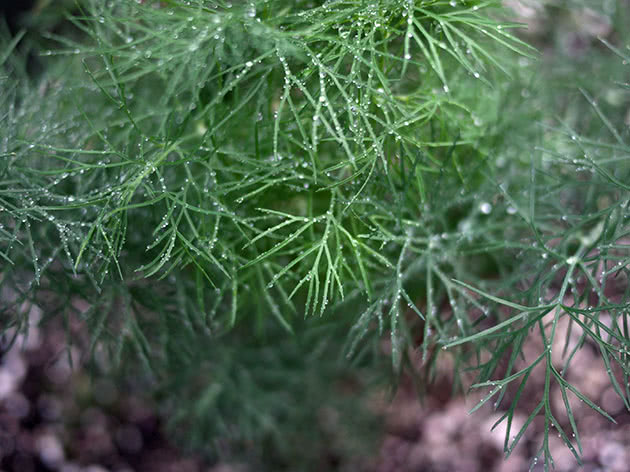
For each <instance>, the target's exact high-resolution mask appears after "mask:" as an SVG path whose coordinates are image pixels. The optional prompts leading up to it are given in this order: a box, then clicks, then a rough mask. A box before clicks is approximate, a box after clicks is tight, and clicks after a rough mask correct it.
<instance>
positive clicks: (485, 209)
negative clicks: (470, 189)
mask: <svg viewBox="0 0 630 472" xmlns="http://www.w3.org/2000/svg"><path fill="white" fill-rule="evenodd" d="M479 211H480V212H481V213H483V214H484V215H489V214H490V212H491V211H492V205H490V204H489V203H488V202H482V203H480V204H479Z"/></svg>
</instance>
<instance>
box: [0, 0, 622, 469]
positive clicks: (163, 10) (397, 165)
mask: <svg viewBox="0 0 630 472" xmlns="http://www.w3.org/2000/svg"><path fill="white" fill-rule="evenodd" d="M613 3H614V2H613ZM621 3H623V2H620V4H621ZM77 5H78V6H76V7H75V8H76V10H75V11H73V13H72V15H70V16H69V17H68V21H67V22H66V23H65V24H64V26H63V27H61V28H55V29H50V30H49V31H44V32H41V33H39V34H32V33H30V34H26V35H25V34H24V33H23V32H22V33H19V34H17V35H14V36H13V37H11V36H10V35H9V34H8V33H6V32H5V33H4V34H3V40H2V41H3V48H2V50H3V51H4V52H3V53H2V54H1V55H0V64H1V67H2V71H1V72H0V80H1V81H2V82H1V87H2V90H3V92H2V94H1V96H0V107H1V108H0V110H1V113H0V133H1V134H0V259H1V260H2V268H1V269H0V284H1V290H2V302H1V307H0V309H1V310H2V311H1V313H2V326H1V327H2V330H3V331H4V333H5V336H7V337H13V338H15V336H17V334H18V333H22V332H25V331H26V330H27V329H28V316H27V311H28V310H25V306H27V305H28V303H31V302H34V303H38V304H40V305H42V304H43V305H44V306H43V307H44V308H45V313H46V317H47V318H48V317H52V316H54V315H61V316H66V317H69V316H79V317H80V318H81V319H83V320H84V322H85V323H86V324H87V326H88V327H89V328H90V332H91V335H92V338H91V339H92V341H91V346H90V349H91V352H92V353H93V354H98V355H99V356H106V357H107V359H109V360H110V361H111V362H115V363H117V364H120V363H121V360H122V359H124V358H125V356H126V355H127V354H131V355H133V356H134V358H136V359H140V361H141V362H142V367H141V368H140V369H139V370H140V371H142V372H144V373H145V374H146V375H150V376H151V378H152V382H153V385H154V388H156V391H157V392H158V395H159V396H160V397H162V398H164V404H165V405H166V406H167V411H168V412H169V413H168V417H169V418H170V422H171V423H172V426H173V427H174V428H175V429H177V428H179V429H181V430H182V431H185V434H184V435H185V436H187V438H186V439H187V441H188V443H189V444H192V445H194V446H195V447H198V448H206V449H207V448H209V445H213V446H212V447H214V448H215V449H216V448H218V449H221V448H222V447H223V448H224V447H225V445H224V442H223V441H224V440H225V438H228V439H230V440H232V441H236V442H238V441H241V445H245V446H244V447H246V448H248V451H249V452H250V453H251V455H252V457H258V458H260V457H262V456H264V455H265V454H269V453H268V449H267V447H266V446H263V445H266V444H267V443H266V442H265V441H271V442H272V443H273V444H274V446H273V450H274V451H276V452H275V453H274V454H277V455H278V456H279V457H283V458H284V459H282V460H284V461H289V462H290V460H291V459H287V457H289V456H290V455H291V454H297V452H299V451H300V447H299V444H304V443H307V442H309V441H312V436H313V435H315V434H316V433H314V432H313V431H312V429H311V428H309V427H305V426H304V425H305V424H307V425H308V424H312V423H314V422H316V421H317V419H316V418H314V417H315V410H316V409H317V408H318V404H319V403H318V402H320V401H321V398H322V397H323V396H324V393H323V392H325V391H326V389H327V387H328V386H329V385H331V384H333V383H335V382H341V381H344V379H345V381H349V380H348V379H353V380H352V382H354V384H355V388H356V390H354V392H355V394H356V395H358V394H359V390H362V389H364V388H368V387H370V386H373V385H375V384H378V383H380V382H381V381H382V379H381V377H382V373H384V372H386V371H387V370H388V369H385V368H384V366H383V359H384V358H388V362H390V364H391V368H390V369H389V370H390V371H391V372H392V373H394V374H395V375H398V374H400V373H401V372H403V371H405V372H407V373H411V374H412V375H413V376H414V377H415V378H416V379H417V381H418V384H419V385H420V388H424V386H425V384H427V383H428V382H430V380H431V378H433V376H434V375H435V374H436V369H437V365H436V360H437V359H439V358H440V357H441V356H447V357H450V358H452V362H453V365H454V366H455V369H454V370H455V372H454V376H455V384H456V387H461V386H467V385H465V384H466V382H467V380H466V379H465V378H464V371H465V368H466V367H471V368H472V372H473V373H474V375H475V376H476V378H475V381H474V385H473V387H474V388H485V389H486V390H487V395H486V396H485V397H483V400H482V401H481V403H480V404H479V405H478V406H477V407H475V408H474V409H477V408H479V407H481V406H482V405H484V404H486V402H488V401H490V400H491V399H492V400H493V401H494V402H495V403H494V407H495V408H497V409H499V410H500V411H502V412H503V416H502V417H501V419H500V422H506V424H507V433H506V441H505V453H506V455H509V454H510V453H511V451H512V450H513V448H514V446H515V445H516V444H517V443H518V442H519V440H520V439H521V438H522V437H523V434H524V432H525V430H526V429H527V427H528V426H529V425H530V424H531V422H532V421H533V420H534V418H536V417H537V416H539V415H541V416H542V417H543V420H544V424H545V429H544V431H545V434H544V441H543V444H542V445H541V449H540V451H539V452H538V454H537V456H536V457H541V458H542V460H543V461H544V464H545V468H549V467H550V466H551V465H552V458H551V455H550V452H549V436H550V435H553V434H558V435H559V436H560V438H561V439H562V440H563V441H564V442H565V443H566V445H567V447H568V448H569V449H570V450H571V452H573V453H574V454H575V456H576V458H577V459H578V461H579V460H580V454H581V445H580V440H579V434H578V430H577V427H576V423H575V421H574V418H573V414H572V410H571V401H570V400H572V399H571V398H570V397H576V398H579V399H580V400H581V401H584V402H586V403H587V404H588V405H589V406H591V407H592V408H593V409H595V410H597V411H598V412H600V413H601V414H602V415H604V416H606V417H607V418H609V419H612V418H610V417H609V416H608V414H607V413H606V412H605V411H604V410H602V409H601V408H600V407H599V406H597V405H596V404H594V403H593V402H592V401H591V400H590V399H589V398H587V397H586V396H585V395H583V394H582V393H581V392H580V391H579V390H577V389H576V388H575V387H574V386H573V385H572V384H571V383H570V382H569V381H567V379H566V377H567V373H568V372H569V371H570V370H571V368H573V367H574V366H573V364H572V359H573V358H574V357H575V354H576V352H577V351H578V350H580V349H583V348H587V347H588V348H590V349H595V350H597V351H598V352H599V353H600V355H601V359H602V368H605V369H606V371H607V373H608V376H609V378H610V382H611V384H612V386H613V388H614V390H615V392H616V393H617V394H618V395H619V396H620V397H621V398H622V399H623V402H624V404H625V405H626V407H627V408H630V386H629V384H628V379H629V375H630V365H629V362H628V360H629V357H630V351H629V348H630V340H629V336H630V332H629V330H628V304H629V301H630V294H629V291H630V288H629V287H630V285H629V284H628V283H627V282H628V257H629V251H628V235H629V231H630V220H629V216H630V208H629V196H630V192H629V190H630V188H629V186H628V182H630V164H629V162H630V160H629V158H630V137H629V133H628V127H627V125H625V124H624V116H623V112H622V110H623V107H622V106H620V105H619V104H617V105H614V106H613V105H611V106H607V107H602V106H600V105H599V104H598V102H597V100H596V95H598V94H599V93H600V92H599V91H598V89H595V90H589V87H593V84H591V83H589V82H588V81H587V80H584V84H582V88H580V84H576V86H575V87H574V88H573V89H572V90H571V92H570V93H571V94H573V99H572V100H570V101H567V100H565V98H566V97H567V92H566V90H565V91H564V92H561V87H560V86H557V87H555V88H553V90H554V92H552V91H551V90H550V87H552V86H550V85H549V83H562V81H563V80H565V81H566V80H569V81H571V80H574V81H575V80H577V79H575V75H573V76H572V75H571V74H575V72H566V71H564V70H563V71H559V70H555V69H553V68H550V69H551V70H548V69H549V68H548V69H545V68H544V67H541V66H539V65H538V62H537V58H538V57H539V54H538V53H537V52H536V51H535V49H534V48H532V47H530V46H528V45H527V44H526V43H525V42H524V41H522V40H521V39H519V37H518V36H517V35H516V32H515V31H514V28H517V27H519V26H520V25H519V24H517V23H513V22H510V21H507V20H506V18H509V15H507V14H506V12H505V11H503V10H502V9H501V5H500V2H499V1H495V0H490V1H486V2H481V1H473V0H456V1H444V0H424V1H420V0H415V1H414V0H408V1H400V0H378V1H363V0H352V1H351V0H337V1H324V2H323V1H312V0H309V1H303V0H295V1H291V2H287V1H284V0H252V1H232V2H227V1H206V0H192V1H180V0H165V1H162V2H152V1H144V2H136V1H130V0H129V1H127V0H116V1H109V2H102V1H96V0H85V1H81V2H78V3H77ZM620 8H621V7H620ZM50 31H54V33H53V32H50ZM16 48H17V49H16ZM28 52H31V53H35V54H36V55H37V60H38V61H39V62H40V63H41V64H42V70H43V72H41V73H39V74H37V76H36V77H33V74H31V76H30V77H28V74H27V60H26V57H27V55H28ZM600 55H601V61H605V62H606V64H609V67H610V68H611V70H613V68H614V70H616V71H619V70H622V69H621V67H622V65H623V64H624V63H625V64H626V65H627V63H628V61H630V58H629V56H630V53H629V52H628V50H627V49H625V46H624V45H623V42H621V40H620V41H618V42H617V43H615V44H613V43H607V44H605V45H602V51H600ZM619 56H621V57H619ZM624 70H625V71H626V73H627V70H628V69H627V67H626V68H625V69H624ZM541 71H543V72H541ZM544 71H547V72H544ZM563 73H565V74H566V76H565V77H561V75H562V74H563ZM554 74H555V75H554ZM571 77H573V78H571ZM626 78H627V76H626ZM564 86H565V87H566V82H564ZM606 87H608V88H609V89H610V90H613V91H614V93H616V95H615V97H619V98H618V101H619V103H625V104H626V105H627V103H628V85H627V84H624V83H618V84H614V83H607V84H606ZM611 87H612V88H611ZM524 92H527V94H525V93H524ZM611 93H613V92H611ZM575 95H579V97H578V98H575ZM559 97H565V98H559ZM562 100H564V101H562ZM624 287H625V288H624ZM77 299H83V300H86V301H88V302H89V305H90V308H89V309H88V310H87V311H85V312H80V313H79V312H77V310H76V309H75V308H74V307H75V305H76V304H75V303H74V302H75V301H76V300H77ZM567 320H568V323H569V330H568V333H569V334H567V335H566V339H565V340H562V339H557V338H558V337H559V335H558V332H559V330H558V329H557V327H558V325H559V323H561V322H565V321H567ZM572 333H573V334H572ZM575 333H577V334H575ZM534 338H535V339H539V340H540V343H539V348H540V350H539V352H538V354H537V356H534V357H532V358H529V357H525V356H524V355H522V354H523V347H524V345H525V343H526V342H528V341H529V340H531V339H534ZM384 340H385V341H386V342H385V344H386V345H387V350H388V353H387V355H384V354H383V353H382V347H383V343H384ZM557 350H560V351H562V353H561V354H560V355H557V354H556V351H557ZM416 354H418V355H416ZM132 364H133V363H131V364H130V363H123V365H132ZM535 369H543V370H544V372H545V374H544V378H545V381H544V386H543V388H542V391H541V392H540V398H539V403H537V404H536V406H535V407H534V408H533V409H532V411H531V412H530V413H531V416H529V418H528V420H527V421H526V422H525V424H524V425H523V426H522V429H520V430H518V431H513V430H511V424H512V419H513V415H514V413H515V409H516V407H517V404H518V403H519V400H520V398H521V393H522V392H523V389H524V388H525V385H526V384H527V381H528V379H529V377H530V374H531V373H532V372H533V371H534V370H535ZM379 372H380V373H381V374H379ZM392 382H393V383H395V382H396V380H395V379H394V380H393V381H392ZM554 385H555V386H556V388H559V389H560V391H561V393H562V398H563V400H564V405H565V407H566V408H565V410H566V411H565V412H564V413H562V419H561V418H560V416H559V414H560V413H559V412H558V411H554V408H552V405H551V402H550V392H551V388H552V386H554ZM330 401H331V402H333V403H335V402H340V406H339V408H340V409H341V410H344V409H348V410H349V409H351V408H355V407H357V405H351V404H352V403H354V402H349V401H348V398H345V399H344V397H343V395H342V394H339V395H335V398H333V399H332V400H330ZM344 402H345V403H344ZM362 414H364V419H363V420H360V421H359V420H357V424H356V425H355V426H356V427H357V428H358V429H363V430H365V429H366V427H365V424H364V423H362V421H363V422H369V421H371V420H370V419H369V414H368V413H365V412H364V413H362ZM358 416H360V415H358ZM288 418H291V420H292V422H291V421H288V420H287V419H288ZM356 418H357V416H355V419H356ZM285 423H286V424H291V425H293V426H286V424H285ZM358 423H361V424H358ZM289 428H294V429H293V430H292V431H291V432H288V431H287V430H288V429H289ZM553 428H555V430H553ZM322 434H323V433H322ZM289 437H295V438H296V439H295V442H294V443H292V442H291V441H292V440H291V439H289ZM261 438H264V440H263V439H261ZM213 441H214V442H213ZM257 441H262V442H257ZM252 444H256V445H255V446H253V445H252ZM296 445H297V446H296ZM355 446H356V445H352V444H347V445H345V446H343V447H347V448H349V449H352V448H353V447H355ZM340 447H341V446H340ZM257 449H261V450H257ZM263 449H264V450H263ZM320 452H321V451H319V450H318V447H314V448H313V450H312V451H311V452H310V453H312V454H313V457H317V455H318V454H319V453H320ZM267 459H268V460H272V459H273V460H279V459H278V458H277V457H275V458H267ZM252 460H254V459H252ZM260 460H262V459H260ZM295 460H297V459H295Z"/></svg>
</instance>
